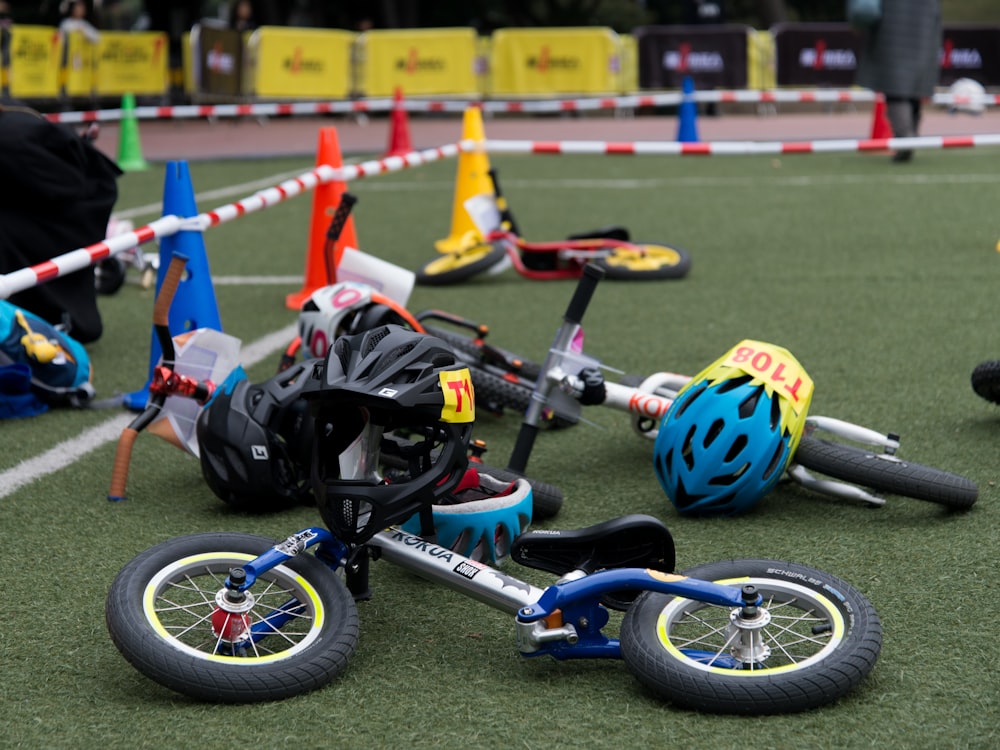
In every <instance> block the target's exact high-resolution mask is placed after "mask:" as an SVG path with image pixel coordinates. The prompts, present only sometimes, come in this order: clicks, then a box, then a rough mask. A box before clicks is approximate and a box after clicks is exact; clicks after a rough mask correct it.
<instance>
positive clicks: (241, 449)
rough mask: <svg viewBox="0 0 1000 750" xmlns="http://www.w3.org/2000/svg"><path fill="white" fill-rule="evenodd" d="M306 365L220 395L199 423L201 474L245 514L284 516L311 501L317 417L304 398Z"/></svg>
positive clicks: (238, 384) (311, 363) (242, 382)
mask: <svg viewBox="0 0 1000 750" xmlns="http://www.w3.org/2000/svg"><path fill="white" fill-rule="evenodd" d="M318 362H319V360H306V361H304V362H301V363H299V364H297V365H293V366H292V367H290V368H288V369H287V370H283V371H282V372H280V373H278V374H277V375H275V376H274V377H272V378H270V379H269V380H266V381H264V382H263V383H259V384H256V385H255V384H252V383H250V382H249V381H247V380H240V381H238V382H236V383H235V384H234V385H232V386H227V387H225V388H221V389H220V390H218V391H216V393H215V396H214V397H213V399H212V401H211V402H210V403H209V405H208V407H207V408H205V409H204V410H203V411H202V413H201V414H200V415H199V417H198V424H197V428H196V429H197V436H198V447H199V456H200V460H201V473H202V476H204V477H205V481H206V482H208V486H209V487H210V488H211V490H212V492H214V493H215V494H216V495H217V496H218V497H219V498H220V499H221V500H223V501H224V502H226V503H228V504H229V505H232V506H234V507H238V508H240V509H242V510H252V511H264V510H279V509H281V508H283V507H288V506H291V505H295V504H299V503H302V502H307V501H310V500H311V491H312V490H311V487H310V485H309V461H310V457H311V455H312V440H313V435H314V432H315V431H314V429H313V420H312V415H311V414H310V413H309V409H308V405H307V404H306V402H305V401H304V400H303V399H302V398H301V396H300V392H301V390H302V388H303V386H304V385H305V383H306V381H307V380H308V377H309V375H310V373H311V371H312V368H313V366H314V365H315V364H318Z"/></svg>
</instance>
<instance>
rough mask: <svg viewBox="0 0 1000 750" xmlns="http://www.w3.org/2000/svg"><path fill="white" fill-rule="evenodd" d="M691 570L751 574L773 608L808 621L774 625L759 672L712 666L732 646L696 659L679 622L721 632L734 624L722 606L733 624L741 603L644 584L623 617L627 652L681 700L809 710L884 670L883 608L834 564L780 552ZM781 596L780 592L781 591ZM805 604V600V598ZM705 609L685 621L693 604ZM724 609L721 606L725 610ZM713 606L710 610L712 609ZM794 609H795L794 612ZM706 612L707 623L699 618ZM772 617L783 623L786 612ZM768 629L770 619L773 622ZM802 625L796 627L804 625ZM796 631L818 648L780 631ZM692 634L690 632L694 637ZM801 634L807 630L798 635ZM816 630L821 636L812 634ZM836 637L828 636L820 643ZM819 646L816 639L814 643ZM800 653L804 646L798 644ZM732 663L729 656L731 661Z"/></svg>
mask: <svg viewBox="0 0 1000 750" xmlns="http://www.w3.org/2000/svg"><path fill="white" fill-rule="evenodd" d="M683 575H686V576H689V577H692V578H699V579H704V580H711V581H719V582H722V581H730V582H733V583H734V584H736V585H742V583H744V582H746V581H748V580H749V581H750V582H752V583H753V584H754V585H755V586H757V588H758V590H759V592H760V593H761V594H762V595H763V596H764V604H765V607H767V606H769V605H768V601H771V603H772V604H775V603H777V606H776V608H775V610H774V611H778V610H779V609H780V608H781V603H785V604H786V606H788V607H789V608H795V607H799V608H801V611H802V616H801V618H800V620H802V621H805V622H802V621H800V622H798V623H796V621H795V619H794V618H792V619H789V620H787V622H786V621H782V625H781V626H780V627H779V628H778V632H776V633H766V634H765V642H768V643H771V644H772V645H773V646H774V648H772V652H771V655H770V657H769V661H770V664H771V666H769V665H768V660H765V661H764V663H763V664H759V665H758V669H757V670H756V672H755V671H752V670H748V669H747V668H746V666H745V665H743V668H742V669H740V668H737V667H739V666H740V665H738V664H735V665H730V668H723V667H722V666H714V667H713V666H709V665H706V664H705V663H704V661H705V660H706V654H714V653H715V652H716V650H717V649H718V650H719V651H723V650H724V648H723V644H722V643H720V642H717V641H716V642H712V643H711V644H705V645H701V642H700V641H699V642H698V643H699V645H697V646H694V647H695V648H699V649H701V650H702V653H701V654H699V655H698V656H701V658H700V659H699V658H696V655H694V654H691V653H683V652H682V649H685V648H689V647H688V646H686V645H685V644H682V643H681V641H680V636H681V635H682V634H681V633H680V632H677V636H678V640H677V641H676V642H675V640H674V636H675V627H676V628H678V629H679V630H680V629H682V628H684V627H690V628H696V629H699V630H698V631H697V632H701V631H700V628H702V627H703V628H704V630H705V631H706V636H705V637H706V638H708V639H713V638H714V637H715V636H716V635H719V634H720V633H723V635H722V636H721V639H722V641H725V638H726V636H725V635H724V632H725V628H724V627H723V626H720V625H717V624H716V623H715V622H711V623H709V622H708V620H710V619H712V616H713V613H714V615H715V618H714V619H716V620H718V621H719V622H720V623H725V622H728V618H729V616H730V612H731V611H732V608H731V607H717V608H716V607H713V605H707V607H705V608H703V607H702V605H701V604H699V603H694V602H691V600H687V599H683V598H679V597H673V596H669V595H666V594H660V593H654V592H649V591H647V592H644V593H643V594H642V595H640V596H639V598H638V599H636V601H635V602H634V603H633V604H632V606H631V607H630V608H629V609H628V611H627V612H626V613H625V617H624V619H623V620H622V625H621V647H622V659H623V660H624V661H625V664H626V666H627V667H628V669H629V671H630V672H632V674H633V675H635V677H636V678H637V679H638V680H639V681H640V682H641V683H643V684H644V685H645V686H646V687H647V688H649V689H650V690H651V691H652V692H653V693H655V694H656V695H658V696H660V697H661V698H664V699H666V700H668V701H670V702H671V703H673V704H674V705H676V706H679V707H683V708H689V709H694V710H698V711H706V712H711V713H720V714H743V715H768V714H783V713H794V712H798V711H804V710H808V709H811V708H816V707H819V706H823V705H826V704H829V703H832V702H834V701H836V700H838V699H839V698H841V697H843V696H844V695H846V694H847V693H849V692H850V691H851V690H853V689H854V688H855V687H856V686H857V685H858V684H859V683H860V682H861V681H862V680H863V679H864V678H865V677H866V676H867V675H868V674H869V673H870V672H871V670H872V669H873V668H874V666H875V662H876V660H877V659H878V655H879V653H880V651H881V648H882V626H881V623H880V622H879V618H878V615H877V613H876V612H875V608H874V607H873V606H872V605H871V602H869V601H868V599H867V598H865V596H864V595H862V594H861V593H860V592H859V591H858V590H857V589H855V588H854V587H853V586H851V585H850V584H848V583H847V582H846V581H843V580H841V579H840V578H837V577H836V576H833V575H831V574H829V573H826V572H825V571H821V570H818V569H816V568H812V567H809V566H805V565H800V564H797V563H791V562H784V561H772V560H725V561H719V562H714V563H707V564H705V565H699V566H696V567H694V568H691V569H689V570H685V571H684V572H683ZM772 597H773V598H772ZM796 602H800V603H799V604H796ZM687 609H691V610H696V612H695V616H696V618H693V619H691V620H689V621H687V624H686V625H685V622H684V617H683V615H684V612H685V611H686V610H687ZM715 610H718V611H717V612H715ZM706 613H708V614H707V615H706ZM789 614H794V612H792V611H789ZM823 615H825V618H826V619H825V621H824V622H823V623H820V625H821V626H822V628H821V629H820V630H814V629H813V627H812V623H813V622H815V620H814V619H813V618H815V617H821V616H823ZM697 619H700V623H698V622H697V621H696V620H697ZM771 622H773V623H778V619H777V618H776V619H774V620H772V621H771ZM765 629H766V626H765ZM797 630H798V631H800V632H796V631H797ZM782 633H788V634H789V638H790V640H792V641H796V642H797V645H796V646H795V648H804V647H805V644H807V643H808V642H809V641H810V640H812V641H816V642H817V643H814V644H813V647H814V648H815V653H809V654H805V653H804V654H802V655H801V656H802V657H803V658H802V659H801V660H800V661H796V660H795V659H792V658H791V657H790V656H789V658H788V659H785V656H786V655H788V654H789V651H786V650H785V649H782V648H779V647H778V645H776V644H775V643H774V642H773V641H771V640H770V639H771V638H772V637H773V638H776V639H781V638H783V637H784V636H783V635H782ZM689 634H690V633H688V635H689ZM796 636H799V637H798V638H797V639H796ZM811 636H812V637H811ZM823 640H826V641H827V642H826V643H825V644H822V645H820V644H819V643H818V642H820V641H823ZM811 648H812V647H811ZM791 653H794V652H791ZM721 663H722V662H719V664H721Z"/></svg>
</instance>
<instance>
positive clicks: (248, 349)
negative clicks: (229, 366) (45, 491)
mask: <svg viewBox="0 0 1000 750" xmlns="http://www.w3.org/2000/svg"><path fill="white" fill-rule="evenodd" d="M296 333H298V330H297V327H296V325H295V324H293V325H290V326H286V327H285V328H282V329H281V330H280V331H275V332H274V333H269V334H268V335H267V336H264V337H263V338H260V339H257V340H256V341H254V342H253V343H251V344H248V345H247V346H245V347H243V349H242V350H241V351H240V355H241V356H240V362H242V364H243V366H244V367H252V366H253V365H255V364H257V363H258V362H261V361H263V360H264V359H265V358H266V357H268V356H270V355H271V354H273V353H274V352H276V351H278V350H279V349H282V348H284V347H285V346H287V345H288V342H289V341H291V340H292V338H293V337H294V336H295V335H296ZM134 417H135V415H134V414H118V415H116V416H114V417H112V418H111V419H108V420H106V421H104V422H102V423H101V424H99V425H97V426H96V427H91V428H90V429H88V430H84V431H83V432H81V433H80V434H79V435H78V436H77V437H75V438H71V439H69V440H64V441H63V442H61V443H59V444H58V445H56V446H55V447H53V448H50V449H49V450H47V451H45V453H42V454H40V455H38V456H35V457H34V458H29V459H27V460H25V461H22V462H21V463H19V464H18V465H17V466H15V467H14V468H12V469H8V470H7V471H5V472H3V473H2V474H0V498H4V497H7V496H8V495H10V494H12V493H14V492H15V491H16V490H18V489H20V488H21V487H24V486H25V485H28V484H31V483H32V482H34V481H36V480H38V479H41V478H42V477H43V476H47V475H49V474H53V473H55V472H57V471H59V470H60V469H64V468H66V467H67V466H69V465H70V464H73V463H75V462H76V461H79V460H80V459H81V458H83V457H84V456H86V455H87V454H88V453H90V452H91V451H94V450H97V449H98V448H100V447H101V446H102V445H105V444H106V443H110V442H111V441H113V440H117V439H118V436H119V435H120V434H121V431H122V430H123V429H124V428H125V427H127V426H128V424H129V422H131V421H132V419H133V418H134ZM171 450H173V449H171ZM110 476H111V467H110V466H108V477H109V478H110Z"/></svg>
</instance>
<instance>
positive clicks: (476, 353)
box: [424, 325, 542, 382]
mask: <svg viewBox="0 0 1000 750" xmlns="http://www.w3.org/2000/svg"><path fill="white" fill-rule="evenodd" d="M424 330H425V331H426V332H427V333H429V334H430V335H431V336H437V337H438V338H439V339H441V340H442V341H444V342H445V343H446V344H448V345H449V346H450V347H452V348H453V349H455V350H456V351H457V352H458V353H459V356H460V357H461V358H462V360H463V361H464V362H467V363H469V364H470V365H473V366H477V367H478V366H479V365H480V364H481V363H482V362H483V354H482V350H481V348H480V347H479V346H478V345H477V344H476V343H475V342H474V341H473V340H472V338H471V337H469V336H465V335H463V334H461V333H458V332H457V331H449V330H447V329H444V328H439V327H437V326H428V325H424ZM491 346H492V345H491ZM493 349H495V350H496V351H497V352H499V353H500V354H501V355H502V356H503V357H505V358H506V359H508V360H517V361H518V362H520V363H521V364H520V367H518V368H516V369H512V370H511V371H510V372H511V374H513V375H517V376H519V377H521V378H524V379H525V380H530V381H532V382H534V381H536V380H537V379H538V376H539V374H540V373H541V372H542V366H541V365H540V364H538V363H537V362H532V361H531V360H528V359H523V358H522V357H520V356H518V355H517V354H514V353H513V352H509V351H507V350H506V349H501V348H499V347H495V346H494V347H493ZM496 366H497V367H502V365H496Z"/></svg>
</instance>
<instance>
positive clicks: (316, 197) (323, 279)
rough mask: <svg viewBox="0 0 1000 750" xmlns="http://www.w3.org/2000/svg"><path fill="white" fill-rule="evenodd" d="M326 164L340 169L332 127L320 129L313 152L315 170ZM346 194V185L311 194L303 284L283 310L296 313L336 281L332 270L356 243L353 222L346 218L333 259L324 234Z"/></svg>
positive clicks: (326, 185)
mask: <svg viewBox="0 0 1000 750" xmlns="http://www.w3.org/2000/svg"><path fill="white" fill-rule="evenodd" d="M323 164H329V165H330V166H331V167H342V166H344V162H343V157H341V154H340V140H339V139H338V137H337V129H336V128H335V127H333V126H332V125H331V126H329V127H325V128H322V129H320V131H319V147H318V148H317V149H316V166H317V167H319V166H322V165H323ZM346 190H347V183H345V182H341V181H333V182H327V183H324V184H322V185H317V186H316V188H315V190H314V191H313V204H312V218H311V220H310V223H309V250H308V252H307V253H306V271H305V281H304V283H303V285H302V288H301V289H300V290H299V291H297V292H293V293H292V294H289V295H288V296H287V297H285V306H286V307H288V308H289V309H291V310H299V309H301V307H302V303H303V302H304V301H305V300H306V299H307V298H308V297H309V295H310V294H312V293H313V292H314V291H316V290H317V289H319V288H320V287H321V286H326V285H328V284H333V283H335V282H336V281H337V279H336V275H337V272H336V269H337V264H338V263H339V262H340V256H341V255H342V254H343V252H344V248H345V247H357V246H358V239H357V236H356V234H355V231H354V218H353V217H351V216H349V217H348V218H347V222H346V223H345V224H344V228H343V230H342V231H341V233H340V237H339V238H338V239H337V241H336V243H335V245H334V257H333V258H332V263H331V262H330V261H331V259H329V258H327V257H326V241H327V237H326V232H327V229H328V227H329V226H330V216H331V215H332V214H333V212H334V211H335V210H336V208H337V206H338V205H340V201H341V196H343V194H344V192H346Z"/></svg>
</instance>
